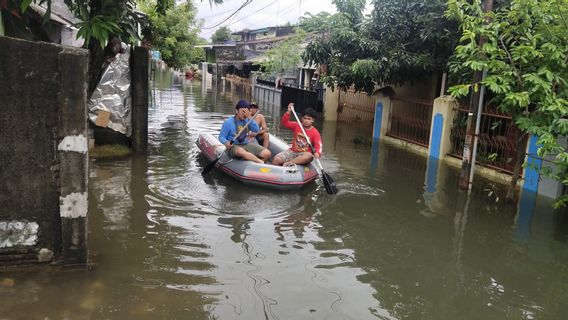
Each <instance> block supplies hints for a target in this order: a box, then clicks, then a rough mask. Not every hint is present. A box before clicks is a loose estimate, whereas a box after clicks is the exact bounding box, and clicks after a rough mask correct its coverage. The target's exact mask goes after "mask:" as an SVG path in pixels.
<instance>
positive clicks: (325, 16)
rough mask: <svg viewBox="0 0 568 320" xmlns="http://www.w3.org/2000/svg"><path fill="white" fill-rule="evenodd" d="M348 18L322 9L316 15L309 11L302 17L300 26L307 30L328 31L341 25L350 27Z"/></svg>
mask: <svg viewBox="0 0 568 320" xmlns="http://www.w3.org/2000/svg"><path fill="white" fill-rule="evenodd" d="M348 25H349V22H348V20H346V19H344V16H343V15H341V14H333V15H332V14H330V13H329V12H326V11H322V12H320V13H318V14H316V15H313V14H311V13H309V12H306V13H304V15H303V16H301V17H300V23H299V27H300V28H301V29H302V30H304V31H306V32H319V33H328V32H329V31H330V30H336V29H338V28H340V27H341V26H344V27H348Z"/></svg>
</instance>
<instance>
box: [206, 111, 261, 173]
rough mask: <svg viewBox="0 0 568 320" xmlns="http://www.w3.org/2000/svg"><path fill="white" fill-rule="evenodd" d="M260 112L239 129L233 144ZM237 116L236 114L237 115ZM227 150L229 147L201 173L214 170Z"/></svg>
mask: <svg viewBox="0 0 568 320" xmlns="http://www.w3.org/2000/svg"><path fill="white" fill-rule="evenodd" d="M259 113H260V112H257V113H255V114H254V116H252V117H251V118H250V119H249V120H248V121H247V123H246V124H245V125H244V126H243V127H242V128H241V130H239V132H238V133H237V134H236V135H235V136H234V137H233V139H232V140H231V141H230V143H231V145H233V143H234V142H235V139H236V138H237V137H238V136H240V135H241V133H243V131H244V130H245V129H246V128H247V127H248V125H249V124H250V123H251V121H253V120H254V117H256V115H257V114H259ZM235 117H236V115H235ZM227 150H229V149H228V148H227V149H225V151H223V152H221V153H220V154H219V156H218V157H217V159H215V160H213V161H211V162H210V163H209V164H208V165H207V166H206V167H205V169H203V171H201V174H208V173H209V172H211V170H213V168H215V164H217V162H218V161H219V159H221V156H222V155H223V153H225V152H227Z"/></svg>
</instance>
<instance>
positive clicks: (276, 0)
mask: <svg viewBox="0 0 568 320" xmlns="http://www.w3.org/2000/svg"><path fill="white" fill-rule="evenodd" d="M276 2H278V0H275V1H272V2H271V3H269V4H268V5H266V6H264V7H262V8H260V9H258V10H256V11H255V12H251V13H250V14H249V16H251V15H253V14H255V13H258V12H260V11H262V10H264V9H266V8H268V7H270V6H271V5H273V4H275V3H276ZM249 16H246V17H244V18H241V19H239V20H237V21H235V22H231V23H229V24H227V26H230V25H232V24H235V23H237V22H239V21H242V20H244V19H246V18H248V17H249Z"/></svg>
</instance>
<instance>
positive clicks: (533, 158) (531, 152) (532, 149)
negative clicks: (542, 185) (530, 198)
mask: <svg viewBox="0 0 568 320" xmlns="http://www.w3.org/2000/svg"><path fill="white" fill-rule="evenodd" d="M537 141H538V138H537V137H536V136H531V137H530V138H529V143H528V144H527V150H526V152H527V154H528V156H527V160H526V161H527V166H526V167H525V172H524V175H523V176H524V177H525V182H524V183H523V189H524V190H526V191H529V192H537V191H538V184H539V180H540V169H541V168H542V159H541V158H540V157H539V156H537V151H538V149H539V146H538V144H537Z"/></svg>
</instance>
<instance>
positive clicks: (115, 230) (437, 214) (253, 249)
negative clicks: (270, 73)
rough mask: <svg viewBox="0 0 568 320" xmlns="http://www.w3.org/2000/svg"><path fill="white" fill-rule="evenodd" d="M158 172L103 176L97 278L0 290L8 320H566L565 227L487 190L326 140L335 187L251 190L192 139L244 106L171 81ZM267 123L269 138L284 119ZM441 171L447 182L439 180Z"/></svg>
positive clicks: (155, 118) (165, 87)
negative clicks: (468, 189)
mask: <svg viewBox="0 0 568 320" xmlns="http://www.w3.org/2000/svg"><path fill="white" fill-rule="evenodd" d="M161 76H162V77H158V81H157V82H156V85H155V87H154V89H153V97H154V99H153V105H152V106H151V109H150V115H149V123H150V124H149V134H150V136H149V151H148V155H147V156H132V157H128V158H122V159H106V160H101V159H97V160H92V161H91V163H90V181H89V213H88V219H89V248H90V250H91V256H92V257H91V261H92V264H93V266H92V268H91V269H90V270H69V271H63V272H62V271H37V270H34V271H23V272H14V271H10V272H4V273H0V319H377V318H378V319H565V318H566V315H567V314H568V303H567V302H566V301H568V219H567V218H566V215H565V214H563V213H562V212H557V211H554V210H552V208H551V202H550V200H546V199H540V198H537V199H535V197H534V196H531V195H525V196H524V197H523V199H522V201H521V205H505V204H503V200H502V199H499V201H497V197H498V196H499V197H502V194H503V191H502V189H501V188H500V187H499V186H496V185H493V184H491V183H490V182H488V181H483V180H482V179H480V178H477V177H476V183H477V188H476V190H475V192H474V193H473V194H472V196H471V197H469V198H468V197H467V196H466V195H465V194H463V193H460V192H458V191H457V190H456V185H457V176H458V171H457V169H454V168H451V167H447V166H445V165H444V164H439V163H435V162H434V161H427V159H426V158H424V157H422V156H420V155H416V154H414V153H412V152H410V151H407V150H403V149H398V148H395V147H392V146H389V145H386V144H375V145H373V146H371V145H366V144H357V143H354V140H357V141H358V140H361V139H360V138H361V137H366V136H368V135H369V132H370V131H369V129H368V128H364V127H361V126H352V125H346V124H336V123H318V124H317V126H318V128H319V129H320V130H321V132H322V136H323V139H324V153H325V154H324V157H323V165H324V167H325V169H326V171H327V172H328V173H329V174H330V175H331V176H332V177H333V178H334V180H335V181H336V182H337V184H338V189H339V190H340V192H339V193H338V194H337V195H334V196H331V195H328V194H327V193H326V192H325V188H324V187H323V185H322V184H321V181H318V182H316V183H315V184H313V185H311V186H308V187H306V188H304V189H302V190H300V191H293V192H275V191H268V190H261V189H258V188H252V187H245V186H243V185H242V184H240V183H239V182H238V181H235V180H233V179H231V178H229V177H227V176H225V175H224V174H223V173H221V172H219V171H217V170H214V171H213V172H212V173H211V174H210V175H209V176H207V177H203V176H202V175H201V174H200V172H201V170H202V169H203V167H204V166H205V165H207V163H208V161H207V160H206V159H204V158H202V157H201V156H200V154H199V150H198V148H197V147H196V146H195V143H194V142H195V140H196V138H197V135H198V134H199V133H200V132H217V131H218V130H219V128H220V127H221V124H222V122H223V120H224V119H226V117H227V116H228V115H229V114H231V113H232V112H233V105H234V103H235V102H236V100H238V98H239V97H238V96H235V95H231V94H230V93H223V92H222V91H223V90H222V89H212V88H202V86H201V83H200V82H199V81H193V82H190V81H184V80H183V79H179V78H175V77H170V76H169V75H168V74H162V75H161ZM283 111H284V110H280V109H278V108H271V107H268V108H264V109H263V106H262V105H261V112H264V114H265V115H266V117H267V119H268V122H269V126H270V129H271V132H273V133H276V134H277V135H279V136H281V137H283V138H284V139H288V141H289V138H290V132H288V131H286V130H284V129H279V127H278V121H279V117H280V114H281V112H283ZM436 169H438V170H436Z"/></svg>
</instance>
